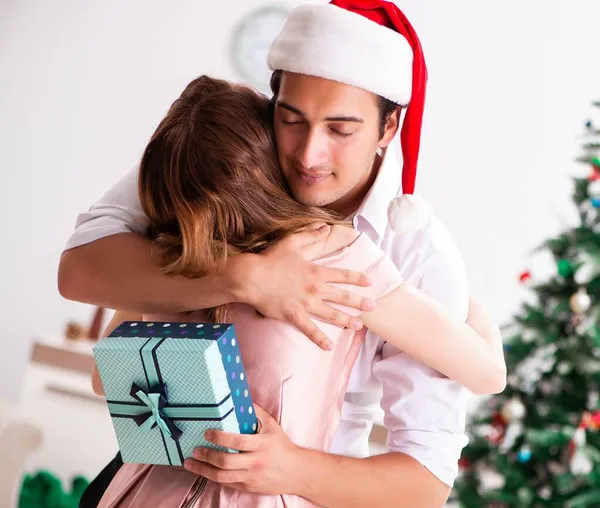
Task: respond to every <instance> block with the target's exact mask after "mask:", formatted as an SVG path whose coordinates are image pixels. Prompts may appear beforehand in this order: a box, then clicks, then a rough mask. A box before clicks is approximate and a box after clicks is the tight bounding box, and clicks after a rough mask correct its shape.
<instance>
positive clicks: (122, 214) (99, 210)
mask: <svg viewBox="0 0 600 508" xmlns="http://www.w3.org/2000/svg"><path fill="white" fill-rule="evenodd" d="M138 174H139V168H138V167H135V168H133V169H132V170H130V171H129V172H128V173H127V174H126V175H125V176H124V177H123V178H122V179H121V180H120V181H119V182H117V183H116V184H115V185H114V186H113V187H111V188H110V189H109V190H108V191H107V192H106V193H105V194H104V195H103V196H102V197H101V198H100V199H99V200H98V201H97V202H96V203H94V204H93V205H92V206H91V207H90V209H89V210H88V211H87V212H84V213H80V214H79V215H78V216H77V221H76V223H75V231H74V232H73V234H72V235H71V237H70V238H69V240H68V242H67V245H66V246H65V250H69V249H73V248H75V247H80V246H81V245H85V244H87V243H91V242H94V241H95V240H99V239H100V238H104V237H106V236H110V235H116V234H118V233H141V234H145V232H146V231H147V229H148V217H147V216H146V214H145V213H144V210H143V208H142V205H141V202H140V198H139V194H138Z"/></svg>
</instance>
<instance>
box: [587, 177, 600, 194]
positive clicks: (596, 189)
mask: <svg viewBox="0 0 600 508" xmlns="http://www.w3.org/2000/svg"><path fill="white" fill-rule="evenodd" d="M588 196H589V197H590V198H600V180H594V181H593V182H590V183H589V184H588Z"/></svg>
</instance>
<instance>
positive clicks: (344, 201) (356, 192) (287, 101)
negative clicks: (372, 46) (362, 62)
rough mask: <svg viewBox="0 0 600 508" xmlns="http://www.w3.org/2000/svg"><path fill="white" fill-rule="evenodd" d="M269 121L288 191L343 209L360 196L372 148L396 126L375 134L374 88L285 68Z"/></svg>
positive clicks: (369, 174) (368, 181)
mask: <svg viewBox="0 0 600 508" xmlns="http://www.w3.org/2000/svg"><path fill="white" fill-rule="evenodd" d="M274 127H275V136H276V140H277V151H278V155H279V163H280V165H281V169H282V171H283V174H284V177H285V179H286V180H287V182H288V185H289V187H290V190H291V192H292V194H293V196H294V197H295V198H296V199H297V200H298V201H299V202H301V203H304V204H307V205H314V206H325V207H327V208H330V209H332V210H335V211H338V212H340V213H343V214H344V215H348V214H350V213H352V212H353V211H355V210H356V208H357V207H358V206H359V205H360V202H361V201H362V199H363V198H364V197H365V195H366V193H367V192H368V190H369V188H370V186H371V185H372V183H373V177H374V171H375V170H376V168H375V166H374V162H375V157H376V154H377V149H378V148H379V147H382V148H383V147H385V146H387V145H388V144H389V142H390V141H391V139H392V138H393V135H394V134H395V132H396V130H397V124H396V125H395V126H393V125H392V126H391V130H390V129H386V134H385V135H384V137H383V138H382V139H380V138H379V134H380V131H379V129H380V115H379V108H378V99H377V97H376V96H375V95H374V94H372V93H370V92H367V91H365V90H362V89H360V88H356V87H353V86H349V85H344V84H341V83H338V82H336V81H330V80H327V79H322V78H317V77H313V76H306V75H304V74H293V73H288V72H284V73H283V74H282V78H281V86H280V89H279V94H278V96H277V103H276V106H275V117H274ZM388 130H389V132H388ZM392 131H393V132H392Z"/></svg>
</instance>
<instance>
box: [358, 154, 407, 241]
mask: <svg viewBox="0 0 600 508" xmlns="http://www.w3.org/2000/svg"><path fill="white" fill-rule="evenodd" d="M400 181H401V169H400V166H398V164H397V161H396V153H395V150H394V147H393V146H392V144H390V145H389V146H388V147H387V148H386V150H385V152H384V153H383V156H382V161H381V165H380V166H379V171H378V172H377V177H376V179H375V182H374V183H373V186H372V187H371V189H370V190H369V192H368V194H367V195H366V197H365V199H364V200H363V202H362V204H361V205H360V207H359V209H358V210H357V212H356V213H355V214H354V216H353V217H352V221H353V223H354V226H355V227H356V228H357V229H359V227H358V224H357V221H358V220H359V217H360V218H362V220H364V221H366V222H367V223H369V224H370V226H371V227H372V228H373V230H374V231H375V233H376V234H377V237H378V238H377V240H378V241H382V240H383V236H384V234H385V230H386V228H387V225H388V217H387V211H388V206H389V204H390V202H391V201H392V200H393V199H394V198H395V197H396V196H398V193H399V192H400V188H401V185H400Z"/></svg>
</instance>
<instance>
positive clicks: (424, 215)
mask: <svg viewBox="0 0 600 508" xmlns="http://www.w3.org/2000/svg"><path fill="white" fill-rule="evenodd" d="M430 219H431V208H429V205H428V204H427V203H426V202H425V200H423V198H421V197H419V196H415V195H414V194H403V195H402V196H398V197H397V198H395V199H393V200H392V202H391V203H390V204H389V206H388V222H389V224H390V227H391V228H392V231H394V233H396V234H401V233H406V232H409V231H417V230H419V229H423V228H424V227H425V225H426V224H427V223H428V222H429V220H430Z"/></svg>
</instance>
